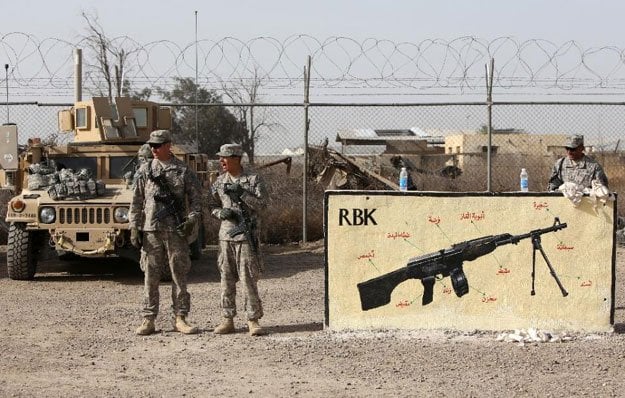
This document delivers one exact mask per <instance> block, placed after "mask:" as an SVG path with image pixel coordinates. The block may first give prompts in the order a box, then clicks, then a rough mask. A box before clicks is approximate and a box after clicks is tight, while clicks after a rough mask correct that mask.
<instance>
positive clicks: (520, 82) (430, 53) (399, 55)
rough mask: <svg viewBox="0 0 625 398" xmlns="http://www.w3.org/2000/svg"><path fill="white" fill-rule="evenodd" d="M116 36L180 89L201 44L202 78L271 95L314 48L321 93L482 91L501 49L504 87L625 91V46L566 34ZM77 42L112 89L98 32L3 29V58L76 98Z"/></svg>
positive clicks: (25, 92)
mask: <svg viewBox="0 0 625 398" xmlns="http://www.w3.org/2000/svg"><path fill="white" fill-rule="evenodd" d="M109 45H110V48H111V49H117V50H123V53H124V56H125V57H126V59H125V61H124V70H123V76H122V78H123V80H124V81H126V82H128V84H129V85H130V87H132V88H133V89H136V90H141V89H144V88H147V89H152V90H155V89H164V90H171V89H173V88H174V86H175V84H176V79H177V78H191V77H194V76H195V75H196V70H195V65H196V53H197V60H198V62H197V64H198V70H197V76H198V80H197V84H198V85H199V86H200V87H204V88H207V89H211V90H215V91H217V92H224V91H226V90H227V88H228V87H229V86H230V85H233V84H242V85H245V84H246V83H248V82H250V81H253V80H254V79H257V80H258V81H259V82H260V83H261V86H262V91H263V95H264V97H270V98H279V97H288V96H297V97H300V98H301V96H302V92H303V86H304V65H305V63H306V60H307V57H308V56H310V57H311V59H312V70H311V92H312V93H313V94H314V95H317V96H318V97H320V96H334V97H341V96H397V95H422V94H428V95H438V94H440V95H450V94H452V95H464V94H471V93H480V94H481V93H483V92H484V91H485V89H484V87H485V65H486V64H487V63H488V61H489V59H491V58H494V59H495V60H496V65H495V73H494V87H496V88H500V89H503V90H506V92H507V93H510V94H517V93H525V92H527V91H528V90H530V91H531V90H557V91H559V92H563V93H567V92H568V93H573V94H576V95H578V94H579V95H585V94H589V93H592V94H599V95H610V94H614V95H620V94H622V93H623V92H624V91H625V59H624V58H625V57H624V51H625V49H623V48H619V47H616V46H604V47H591V48H585V47H583V46H582V45H581V44H580V43H579V42H576V41H567V42H564V43H559V44H558V43H554V42H552V41H549V40H543V39H531V40H523V41H521V40H518V39H515V38H513V37H499V38H495V39H491V40H487V39H481V38H477V37H472V36H465V37H459V38H456V39H452V40H445V39H425V40H421V41H420V42H406V41H402V42H396V41H391V40H386V39H376V38H367V39H363V40H356V39H353V38H349V37H342V36H332V37H327V38H325V39H319V38H316V37H313V36H309V35H304V34H300V35H293V36H290V37H287V38H285V39H277V38H274V37H267V36H261V37H254V38H251V39H247V40H241V39H238V38H235V37H224V38H221V39H218V40H210V39H201V40H198V41H197V42H196V41H193V42H190V43H186V44H178V43H175V42H173V41H169V40H158V41H152V42H149V43H139V42H137V41H136V40H134V39H132V38H131V37H129V36H119V37H115V38H113V39H110V40H109ZM76 48H82V49H83V59H84V61H83V65H84V67H83V69H84V72H83V77H84V79H83V80H84V83H83V87H84V89H85V90H86V91H89V92H91V93H93V92H94V91H96V90H102V87H103V86H104V85H105V81H104V80H103V78H102V76H101V73H98V70H97V65H95V64H94V60H95V59H96V57H95V54H94V53H93V50H92V49H90V47H89V37H79V38H77V39H76V40H75V41H71V40H64V39H59V38H45V39H39V38H37V37H35V36H33V35H30V34H27V33H22V32H12V33H7V34H4V35H2V36H0V62H1V61H4V62H3V63H5V64H8V65H9V68H8V69H7V73H8V82H4V85H7V84H8V86H9V88H10V89H11V90H12V93H13V95H16V96H18V97H38V98H43V97H50V98H59V97H64V98H71V97H72V95H73V91H72V90H73V86H74V77H73V74H74V60H73V50H74V49H76ZM110 56H113V57H114V56H115V54H114V53H111V54H110ZM111 62H115V60H114V59H113V60H112V61H111ZM2 80H4V77H3V79H2Z"/></svg>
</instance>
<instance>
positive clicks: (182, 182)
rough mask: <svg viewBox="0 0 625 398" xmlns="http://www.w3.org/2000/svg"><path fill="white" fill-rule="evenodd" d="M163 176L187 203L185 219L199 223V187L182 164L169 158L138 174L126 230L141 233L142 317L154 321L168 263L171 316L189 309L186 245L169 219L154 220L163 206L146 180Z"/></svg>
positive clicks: (149, 164)
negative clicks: (132, 228)
mask: <svg viewBox="0 0 625 398" xmlns="http://www.w3.org/2000/svg"><path fill="white" fill-rule="evenodd" d="M150 168H151V170H152V175H153V176H159V175H161V174H163V173H164V175H165V178H166V181H167V183H168V185H169V189H170V190H171V191H172V192H173V194H174V195H176V197H178V198H179V199H180V201H181V203H185V201H184V198H185V197H186V199H187V202H188V210H189V211H188V213H185V212H183V214H184V215H186V216H187V218H196V219H199V217H200V212H201V192H200V183H199V180H198V178H197V176H196V175H195V173H194V172H193V171H192V170H190V169H189V168H188V167H187V165H186V164H185V163H183V162H182V161H180V160H178V159H176V158H175V157H172V158H171V159H170V160H169V161H167V162H161V161H158V160H156V159H155V160H152V161H150V162H147V163H145V164H143V165H142V166H141V167H140V168H139V171H138V176H137V177H138V178H137V180H136V183H135V185H134V194H133V198H132V204H131V206H130V226H131V227H137V228H139V229H140V230H142V231H143V234H144V235H143V247H142V249H141V250H142V252H143V253H142V256H145V260H146V262H147V264H143V266H144V267H145V270H144V272H145V289H144V307H143V315H144V317H156V315H157V314H158V309H159V291H158V285H159V282H160V279H161V270H162V269H163V267H164V265H165V264H167V263H169V268H170V270H171V274H172V302H173V311H174V313H175V315H184V316H186V315H187V314H188V312H189V309H190V305H191V303H190V295H189V292H188V291H187V274H188V272H189V270H190V268H191V259H190V257H189V243H188V242H187V239H185V238H183V237H181V236H180V235H178V233H177V232H176V226H177V221H176V218H175V217H174V216H172V215H167V216H165V217H162V218H161V219H160V220H157V219H156V217H155V216H156V214H157V213H158V212H159V211H160V210H161V209H162V208H163V207H164V204H163V203H161V202H158V201H156V200H155V196H158V194H159V187H158V185H157V184H156V183H155V182H154V181H152V180H151V179H150V172H149V170H150Z"/></svg>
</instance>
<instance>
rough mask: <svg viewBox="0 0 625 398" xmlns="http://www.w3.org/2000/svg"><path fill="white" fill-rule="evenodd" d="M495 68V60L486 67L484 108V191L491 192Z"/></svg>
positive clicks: (491, 60) (492, 59)
mask: <svg viewBox="0 0 625 398" xmlns="http://www.w3.org/2000/svg"><path fill="white" fill-rule="evenodd" d="M494 68H495V59H494V58H491V59H490V68H489V65H486V106H487V109H488V124H487V133H488V147H487V148H486V191H488V192H492V186H491V183H492V180H493V177H492V162H491V160H492V159H491V156H492V151H491V148H492V143H493V74H494Z"/></svg>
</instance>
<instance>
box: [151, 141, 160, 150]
mask: <svg viewBox="0 0 625 398" xmlns="http://www.w3.org/2000/svg"><path fill="white" fill-rule="evenodd" d="M162 146H163V144H155V143H151V142H150V148H152V149H158V148H160V147H162Z"/></svg>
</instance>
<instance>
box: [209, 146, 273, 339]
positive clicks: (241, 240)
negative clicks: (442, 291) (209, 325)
mask: <svg viewBox="0 0 625 398" xmlns="http://www.w3.org/2000/svg"><path fill="white" fill-rule="evenodd" d="M217 156H219V163H220V165H221V168H222V171H223V173H222V174H221V175H220V176H219V177H217V180H216V181H215V183H214V184H213V185H212V187H211V194H212V197H213V203H212V204H211V214H212V215H213V217H216V218H218V219H220V220H221V226H220V228H219V256H218V260H217V263H218V266H219V273H220V275H221V310H222V315H223V321H222V322H221V324H220V325H219V326H217V327H216V328H215V330H214V332H215V333H216V334H227V333H233V332H234V321H233V318H234V316H235V315H236V313H237V310H236V300H235V298H236V282H237V281H241V283H242V285H243V296H244V309H245V313H246V317H247V324H248V328H249V334H250V335H251V336H259V335H262V334H264V331H263V329H262V328H261V327H260V325H259V324H258V320H259V319H260V318H262V316H263V306H262V302H261V300H260V297H259V295H258V286H257V282H258V279H259V276H260V272H261V270H262V259H261V258H260V253H259V247H258V231H257V220H256V216H257V213H256V212H257V211H258V210H260V209H262V208H264V207H265V206H266V202H267V192H266V189H265V184H264V182H263V180H262V179H261V177H260V176H258V175H257V174H251V173H247V172H245V170H243V167H242V166H241V157H242V156H243V150H242V149H241V146H240V145H238V144H225V145H222V146H221V148H220V150H219V152H218V153H217Z"/></svg>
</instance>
